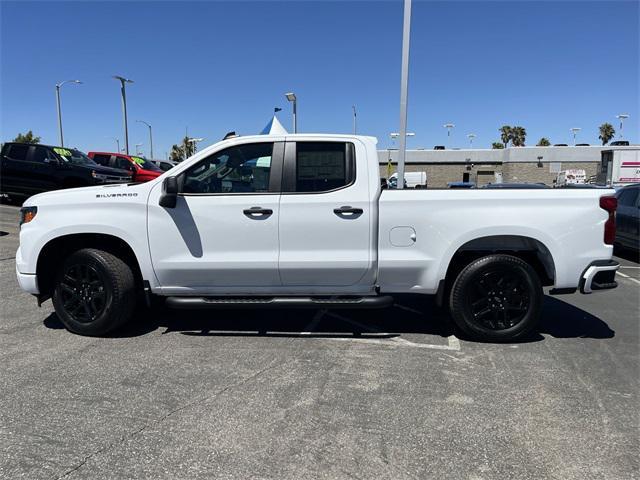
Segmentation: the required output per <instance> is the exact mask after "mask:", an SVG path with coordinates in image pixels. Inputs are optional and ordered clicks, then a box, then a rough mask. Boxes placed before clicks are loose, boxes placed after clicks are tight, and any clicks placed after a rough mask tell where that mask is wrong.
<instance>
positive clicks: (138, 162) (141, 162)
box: [131, 157, 162, 172]
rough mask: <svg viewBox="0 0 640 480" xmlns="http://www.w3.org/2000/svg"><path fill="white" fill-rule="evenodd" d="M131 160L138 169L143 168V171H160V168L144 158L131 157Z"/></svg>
mask: <svg viewBox="0 0 640 480" xmlns="http://www.w3.org/2000/svg"><path fill="white" fill-rule="evenodd" d="M131 160H133V161H134V162H135V163H136V165H138V166H139V167H140V168H144V169H145V170H151V171H154V172H161V171H162V170H161V169H160V168H158V167H157V166H156V165H155V164H153V163H151V162H150V161H149V160H147V159H146V158H142V157H131Z"/></svg>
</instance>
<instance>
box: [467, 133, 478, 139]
mask: <svg viewBox="0 0 640 480" xmlns="http://www.w3.org/2000/svg"><path fill="white" fill-rule="evenodd" d="M467 137H469V138H476V137H477V135H476V134H475V133H470V134H468V135H467Z"/></svg>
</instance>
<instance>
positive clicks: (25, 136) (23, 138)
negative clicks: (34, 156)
mask: <svg viewBox="0 0 640 480" xmlns="http://www.w3.org/2000/svg"><path fill="white" fill-rule="evenodd" d="M13 141H14V142H16V143H34V144H35V143H40V137H36V136H35V135H34V134H33V132H32V131H31V130H29V131H28V132H27V133H19V134H18V136H17V137H16V138H14V139H13Z"/></svg>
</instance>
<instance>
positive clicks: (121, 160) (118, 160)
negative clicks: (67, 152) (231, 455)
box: [88, 152, 164, 182]
mask: <svg viewBox="0 0 640 480" xmlns="http://www.w3.org/2000/svg"><path fill="white" fill-rule="evenodd" d="M88 155H89V157H90V158H92V159H93V160H94V161H95V162H96V163H99V164H100V165H104V166H106V167H113V168H121V169H123V170H128V171H129V172H131V174H132V175H133V181H134V182H148V181H149V180H153V179H154V178H156V177H159V176H160V175H162V174H163V173H164V172H163V171H162V170H160V168H158V167H157V166H156V165H154V164H153V163H151V162H150V161H149V160H147V159H145V158H142V157H138V156H135V155H123V154H121V153H110V152H89V154H88Z"/></svg>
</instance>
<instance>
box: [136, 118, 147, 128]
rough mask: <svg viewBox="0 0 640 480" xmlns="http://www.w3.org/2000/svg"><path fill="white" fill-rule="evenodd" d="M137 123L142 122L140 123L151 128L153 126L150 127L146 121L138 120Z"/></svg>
mask: <svg viewBox="0 0 640 480" xmlns="http://www.w3.org/2000/svg"><path fill="white" fill-rule="evenodd" d="M136 122H140V123H144V124H145V125H146V126H147V127H151V125H149V124H148V123H147V122H145V121H144V120H136Z"/></svg>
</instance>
